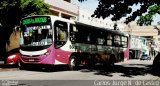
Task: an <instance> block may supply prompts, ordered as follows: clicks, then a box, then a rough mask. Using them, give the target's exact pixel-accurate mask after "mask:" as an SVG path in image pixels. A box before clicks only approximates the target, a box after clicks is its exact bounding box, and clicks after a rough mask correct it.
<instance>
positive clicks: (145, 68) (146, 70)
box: [81, 64, 160, 78]
mask: <svg viewBox="0 0 160 86" xmlns="http://www.w3.org/2000/svg"><path fill="white" fill-rule="evenodd" d="M93 71H94V72H95V75H104V76H108V77H112V76H113V75H114V73H121V76H123V77H130V78H134V76H139V75H141V76H144V75H146V74H151V75H155V76H160V75H158V74H156V73H160V71H156V72H153V71H152V65H145V64H127V65H114V66H108V67H104V66H102V65H101V66H96V67H95V68H94V69H91V70H81V72H93Z"/></svg>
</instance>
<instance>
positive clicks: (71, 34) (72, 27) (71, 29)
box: [70, 24, 78, 42]
mask: <svg viewBox="0 0 160 86" xmlns="http://www.w3.org/2000/svg"><path fill="white" fill-rule="evenodd" d="M76 32H78V30H77V28H76V26H75V25H72V24H71V25H70V40H71V42H75V40H76V37H75V34H76Z"/></svg>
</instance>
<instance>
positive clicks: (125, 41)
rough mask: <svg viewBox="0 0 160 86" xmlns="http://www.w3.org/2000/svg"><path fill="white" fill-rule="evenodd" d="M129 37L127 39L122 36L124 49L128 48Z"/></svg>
mask: <svg viewBox="0 0 160 86" xmlns="http://www.w3.org/2000/svg"><path fill="white" fill-rule="evenodd" d="M127 41H128V40H127V37H125V36H122V46H123V47H124V48H126V47H127Z"/></svg>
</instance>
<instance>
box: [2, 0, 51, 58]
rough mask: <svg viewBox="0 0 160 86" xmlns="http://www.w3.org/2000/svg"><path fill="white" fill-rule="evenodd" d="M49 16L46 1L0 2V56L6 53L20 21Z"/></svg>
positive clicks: (17, 0) (8, 0) (10, 0)
mask: <svg viewBox="0 0 160 86" xmlns="http://www.w3.org/2000/svg"><path fill="white" fill-rule="evenodd" d="M43 14H49V5H47V4H46V3H44V0H1V1H0V23H1V25H2V27H1V28H0V30H1V31H0V56H1V55H2V54H4V52H5V44H6V43H9V41H8V40H9V36H10V34H11V33H12V31H13V28H14V27H15V25H19V22H20V19H21V18H22V17H25V16H30V15H43Z"/></svg>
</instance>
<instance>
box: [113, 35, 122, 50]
mask: <svg viewBox="0 0 160 86" xmlns="http://www.w3.org/2000/svg"><path fill="white" fill-rule="evenodd" d="M120 45H121V41H120V36H119V35H115V36H114V46H116V47H119V46H120Z"/></svg>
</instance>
